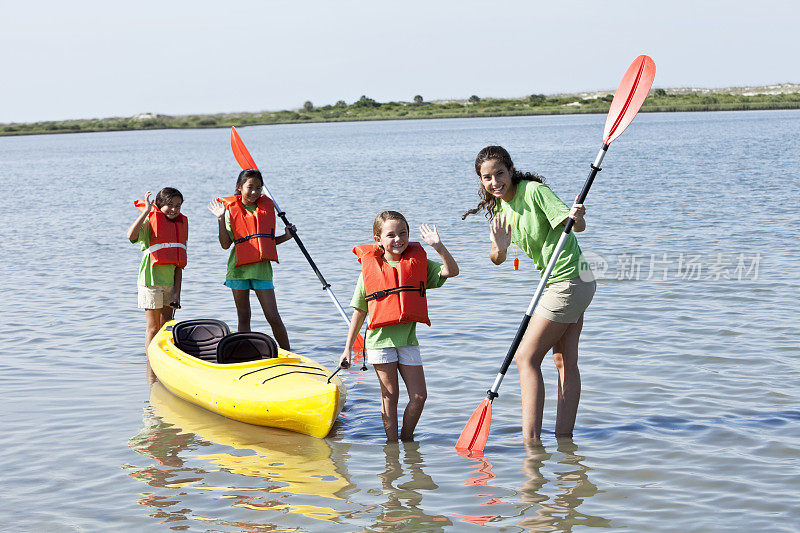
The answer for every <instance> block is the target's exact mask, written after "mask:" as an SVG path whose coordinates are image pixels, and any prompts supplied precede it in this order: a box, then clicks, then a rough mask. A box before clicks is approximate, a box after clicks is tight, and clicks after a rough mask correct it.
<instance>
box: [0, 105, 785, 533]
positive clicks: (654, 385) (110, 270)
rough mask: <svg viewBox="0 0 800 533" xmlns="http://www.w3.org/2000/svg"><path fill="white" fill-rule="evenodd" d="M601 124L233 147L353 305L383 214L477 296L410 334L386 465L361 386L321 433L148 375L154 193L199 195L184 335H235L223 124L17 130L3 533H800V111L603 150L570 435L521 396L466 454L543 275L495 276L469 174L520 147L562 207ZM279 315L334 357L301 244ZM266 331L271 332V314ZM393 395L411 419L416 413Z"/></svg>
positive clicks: (337, 134) (2, 247)
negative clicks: (488, 150)
mask: <svg viewBox="0 0 800 533" xmlns="http://www.w3.org/2000/svg"><path fill="white" fill-rule="evenodd" d="M604 119H605V117H604V116H600V115H591V116H562V117H558V116H553V117H520V118H488V119H462V120H430V121H407V122H402V121H401V122H370V123H351V124H313V125H297V126H295V125H289V126H269V127H251V128H243V129H241V130H240V133H241V135H242V137H243V138H244V140H245V142H246V144H247V145H248V147H249V148H250V151H251V152H252V153H253V156H254V158H255V159H256V161H257V162H258V163H259V164H260V166H261V167H262V169H263V170H264V174H265V177H266V178H267V180H268V185H269V187H270V190H271V191H272V193H273V194H274V195H275V197H276V198H277V199H278V201H279V203H280V205H281V207H282V208H283V209H284V210H285V211H286V212H287V214H288V215H289V219H290V220H291V221H292V222H293V223H294V224H295V225H296V226H297V227H298V231H299V233H300V236H301V238H302V239H303V240H304V242H305V243H306V245H307V247H308V248H309V250H310V252H311V254H312V256H313V257H314V258H315V260H316V261H317V263H318V264H319V265H320V268H321V270H322V272H323V273H324V274H325V276H326V278H327V279H328V281H329V282H330V283H331V284H332V285H333V287H334V289H335V291H336V293H337V295H338V297H339V300H340V301H342V303H343V304H344V305H347V303H348V302H349V299H350V296H351V294H352V290H353V288H354V285H355V281H356V278H357V276H358V272H359V266H358V263H357V262H356V260H355V257H354V256H353V254H352V253H351V252H350V249H351V248H352V246H353V245H355V244H359V243H363V242H368V241H369V240H370V232H371V224H372V219H373V217H374V216H375V214H376V213H377V212H378V211H380V210H383V209H395V210H399V211H401V212H403V213H404V214H405V215H406V216H407V217H408V219H409V221H410V222H411V224H412V226H415V227H416V226H418V225H419V224H421V223H432V224H436V225H437V226H438V228H439V232H440V234H441V235H442V238H443V241H444V242H445V244H446V245H447V246H448V247H449V249H450V250H451V252H452V253H453V255H454V256H455V258H456V260H457V261H458V262H459V265H460V266H461V272H462V273H461V275H460V276H459V277H457V278H454V279H451V280H448V282H447V283H446V284H445V286H444V287H443V288H441V289H439V290H436V291H434V292H432V293H431V294H430V307H431V320H432V322H433V327H431V328H426V327H421V328H420V329H419V334H420V341H421V345H422V350H423V357H424V359H425V373H426V375H427V381H428V388H429V400H428V403H427V405H426V407H425V412H424V414H423V416H422V420H421V422H420V425H419V426H418V441H417V442H415V443H410V444H405V445H402V444H401V445H387V444H385V442H384V434H383V428H382V425H381V422H380V415H379V399H380V393H379V389H378V384H377V379H376V378H375V376H374V372H373V371H372V369H370V370H369V371H368V372H365V373H358V372H353V373H350V374H345V376H344V379H345V381H346V383H347V385H348V399H347V405H346V407H345V411H344V412H343V413H342V415H341V417H340V419H339V421H338V422H337V425H336V426H335V429H334V431H333V433H332V434H331V435H330V436H329V437H328V438H327V439H324V440H321V439H315V438H312V437H306V436H302V435H296V434H291V433H287V432H282V431H277V430H270V429H264V428H257V427H252V426H248V425H245V424H240V423H236V422H232V421H229V420H227V419H224V418H221V417H219V416H216V415H214V414H211V413H209V412H206V411H203V410H202V409H199V408H196V407H194V406H192V405H190V404H187V403H185V402H183V401H181V400H179V399H177V398H175V397H174V396H172V395H171V394H170V393H168V392H167V391H166V390H165V389H163V387H161V386H160V385H159V384H156V385H155V386H153V388H152V389H151V388H150V387H149V386H148V384H147V381H146V376H145V355H144V350H143V347H142V345H143V330H144V314H143V312H142V311H140V310H138V309H136V272H137V265H138V262H139V252H138V248H137V247H135V246H131V245H130V244H128V243H127V241H126V239H125V231H126V229H127V227H128V225H129V224H130V223H131V222H132V221H133V219H134V218H135V216H136V214H137V211H136V210H135V209H134V208H133V206H132V201H133V200H134V199H136V198H140V197H142V195H143V194H144V192H145V191H146V190H147V189H151V190H152V191H154V192H155V191H157V190H158V189H159V188H161V187H163V186H166V185H171V186H175V187H178V188H179V189H180V190H181V191H183V193H184V195H185V197H186V201H185V204H184V213H185V214H186V215H187V216H188V217H189V220H190V226H191V231H190V256H189V257H190V259H189V267H188V268H187V269H186V271H185V274H184V292H183V309H182V310H181V311H179V314H178V318H181V319H189V318H203V317H207V318H219V319H222V320H225V321H227V322H228V323H229V324H231V325H233V326H235V310H234V305H233V301H232V298H231V295H230V293H229V290H228V289H226V288H225V287H223V285H222V281H223V280H224V276H225V261H226V257H227V255H226V254H227V252H225V251H223V250H222V249H221V248H220V247H219V244H218V243H217V238H216V221H215V220H214V218H213V216H212V215H211V214H210V213H209V212H208V211H207V209H206V205H207V204H208V202H209V200H210V199H212V198H214V197H216V196H219V195H223V194H229V193H231V192H232V190H233V187H234V182H235V176H236V173H237V165H236V162H235V160H234V159H233V156H232V155H231V152H230V148H229V144H228V138H229V137H228V135H229V134H228V130H202V131H147V132H121V133H93V134H77V135H53V136H38V137H19V138H0V179H2V193H3V194H2V195H0V205H2V211H1V212H2V213H3V216H2V217H0V232H2V234H3V235H5V236H6V238H5V239H3V240H2V241H0V252H2V260H3V267H4V268H3V271H4V272H5V275H6V283H4V284H3V287H2V289H0V291H1V293H2V298H3V301H4V303H5V305H4V313H3V315H4V322H5V324H4V327H3V328H2V331H0V343H1V344H0V345H2V347H3V348H2V354H3V356H2V358H0V370H1V371H0V398H2V402H3V409H2V412H3V416H2V421H3V431H2V434H0V443H2V446H0V467H2V472H3V476H2V478H3V483H2V488H1V489H0V494H2V502H3V505H2V506H1V507H0V526H2V527H3V528H5V529H7V530H10V531H12V530H13V531H19V530H27V531H41V530H47V531H71V530H81V531H98V530H110V529H116V530H121V531H131V530H140V531H141V530H146V531H169V530H179V531H183V530H189V531H413V530H419V531H483V530H487V529H496V530H501V531H509V532H515V531H573V530H575V531H577V530H586V529H589V528H605V529H610V530H628V531H643V530H655V531H730V530H736V529H744V530H750V531H797V523H798V520H800V507H799V506H798V503H797V497H798V493H799V492H800V405H799V404H798V399H800V364H798V356H800V341H799V340H798V339H800V326H799V325H798V319H797V317H798V304H797V298H798V294H799V293H800V279H799V278H798V274H799V273H800V267H799V266H798V265H799V264H800V263H798V251H799V250H798V244H797V240H796V231H797V228H798V227H800V214H799V212H798V209H797V199H798V184H800V179H799V176H798V170H797V164H798V156H800V152H799V151H798V139H799V138H800V112H797V111H787V112H783V111H777V112H739V113H706V114H693V113H675V114H641V115H640V116H639V117H637V119H636V121H635V122H634V124H633V125H632V126H631V127H630V128H629V130H628V131H627V132H626V133H625V134H624V135H623V136H622V137H621V138H620V139H618V140H617V141H615V142H614V144H613V145H612V147H611V149H610V150H609V153H608V156H607V157H606V160H605V163H604V165H603V166H604V170H603V172H601V173H600V174H599V175H598V178H597V181H596V182H595V185H594V187H593V189H592V191H591V193H590V195H589V199H588V201H587V210H588V213H587V222H588V229H587V231H586V232H584V233H582V234H580V235H579V241H580V243H581V246H582V248H583V249H584V251H585V252H586V253H587V254H589V255H590V256H591V258H592V261H593V262H594V264H595V269H596V271H597V272H598V274H599V277H600V281H599V283H598V291H597V295H596V296H595V299H594V302H593V303H592V305H591V306H590V308H589V310H588V311H587V315H586V324H585V328H584V333H583V336H582V345H581V371H582V378H583V393H582V397H581V407H580V410H579V412H578V420H577V427H576V431H575V436H574V439H572V440H571V441H569V440H568V441H563V440H561V441H557V440H556V439H555V437H554V436H553V432H552V430H553V422H554V417H555V403H554V401H553V398H554V396H555V385H556V372H555V369H554V366H553V364H552V362H551V360H550V359H546V360H545V363H544V364H543V369H544V372H545V380H546V385H547V404H546V406H545V420H544V436H543V442H542V446H541V447H537V448H532V449H527V450H526V449H525V448H524V447H523V446H522V442H521V438H520V435H519V432H520V417H519V384H518V381H517V375H516V369H515V368H514V367H513V365H512V368H511V370H510V371H509V375H508V377H507V378H506V381H505V382H504V384H503V386H502V388H501V389H500V398H499V399H497V400H495V402H494V413H493V419H492V432H491V435H490V438H489V444H488V446H487V448H486V452H485V457H484V458H482V459H477V458H472V459H468V458H462V457H460V456H458V455H456V453H455V452H454V450H453V444H454V442H455V440H456V438H457V436H458V434H459V433H460V431H461V429H462V428H463V426H464V423H465V422H466V420H467V418H468V417H469V415H470V414H471V413H472V411H473V410H474V409H475V408H476V407H477V406H478V404H479V403H480V401H481V400H482V399H483V397H484V396H485V391H486V389H487V388H488V387H489V386H490V385H491V383H492V381H493V379H494V376H495V374H496V372H497V368H498V365H499V364H500V362H501V361H502V359H503V357H504V356H505V353H506V351H507V349H508V346H509V343H510V342H511V339H512V337H513V335H514V333H515V331H516V328H517V325H518V323H519V320H520V319H521V318H522V315H523V313H524V311H525V309H526V307H527V305H528V302H529V299H530V297H531V295H532V292H533V290H534V288H535V285H536V282H537V279H538V275H537V274H536V272H535V270H534V268H533V265H532V263H531V261H530V260H529V259H527V258H526V257H521V267H520V270H519V271H514V270H513V268H512V267H511V262H508V263H507V264H505V265H502V266H499V267H497V266H494V265H492V264H491V262H490V261H489V260H488V250H489V238H488V227H487V224H486V222H485V220H484V219H483V218H481V217H480V216H473V217H470V218H468V219H467V220H466V221H462V220H461V218H460V215H461V214H462V213H463V212H464V211H465V210H466V209H467V208H470V207H472V206H474V205H475V204H476V202H477V195H476V191H477V180H476V177H475V176H474V171H473V170H472V161H473V160H474V157H475V154H476V153H477V151H478V150H479V149H480V148H482V147H483V146H484V145H486V144H490V143H497V144H502V145H504V146H505V147H506V148H508V149H509V151H510V152H511V154H512V156H513V157H514V159H515V162H516V163H517V166H518V168H520V169H535V170H536V171H538V172H539V173H541V174H543V175H544V176H546V177H547V178H548V181H549V184H550V185H551V187H552V188H553V190H555V191H556V193H557V194H559V195H560V196H561V198H562V199H564V200H565V201H570V200H571V199H572V198H574V196H575V195H576V194H577V192H578V191H579V189H580V187H581V185H582V183H583V181H584V179H585V178H586V175H587V173H588V170H589V163H590V162H591V161H593V159H594V157H595V155H596V152H597V150H598V149H599V147H600V141H601V132H602V127H603V122H604ZM279 252H280V257H281V263H280V265H279V266H277V267H276V269H275V271H276V287H277V289H276V294H277V298H278V305H279V309H280V312H281V315H282V317H283V319H284V322H285V323H286V326H287V329H288V331H289V335H290V338H291V340H292V345H293V348H294V349H295V351H298V352H301V353H304V354H308V355H311V356H313V357H315V358H316V359H317V360H319V361H320V362H323V363H325V364H328V365H329V366H330V367H331V368H332V367H333V366H334V364H335V361H336V359H337V357H338V355H339V354H340V353H341V349H342V346H343V343H344V340H345V335H346V327H345V324H344V321H343V320H342V319H341V317H340V316H339V315H338V313H337V312H336V311H335V308H334V307H333V306H332V305H331V303H330V301H329V299H328V297H327V296H326V295H325V293H324V292H323V291H322V290H321V288H320V285H319V282H318V281H317V279H316V277H315V276H314V274H313V272H312V271H311V269H310V268H309V267H308V265H307V264H306V263H305V260H304V259H303V257H302V255H301V254H300V252H299V251H298V249H297V247H296V246H295V245H294V244H293V243H291V242H290V243H286V244H284V245H281V246H280V248H279ZM253 327H254V329H257V330H267V329H268V327H267V324H266V322H265V320H264V319H263V317H259V316H258V315H257V314H254V322H253ZM402 403H403V402H401V404H402Z"/></svg>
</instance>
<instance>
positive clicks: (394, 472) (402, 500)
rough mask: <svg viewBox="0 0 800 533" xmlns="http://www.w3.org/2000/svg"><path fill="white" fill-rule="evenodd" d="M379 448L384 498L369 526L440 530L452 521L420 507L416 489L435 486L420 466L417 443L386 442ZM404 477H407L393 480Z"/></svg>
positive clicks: (427, 488) (390, 528)
mask: <svg viewBox="0 0 800 533" xmlns="http://www.w3.org/2000/svg"><path fill="white" fill-rule="evenodd" d="M401 450H402V455H403V461H402V464H401V462H400V455H401ZM383 452H384V454H385V456H386V463H385V467H384V470H383V472H382V473H380V474H378V477H379V478H380V480H381V488H382V489H383V494H384V496H386V498H387V500H386V502H384V503H382V504H381V507H380V509H378V512H379V514H378V516H377V517H376V519H375V522H374V524H373V525H372V528H373V529H376V530H379V531H426V532H428V531H431V532H432V531H444V528H445V527H447V526H451V525H453V523H452V522H451V521H450V519H449V518H447V517H446V516H443V515H439V514H434V515H431V514H427V513H426V512H425V511H423V510H422V509H421V508H420V504H421V503H422V498H423V495H422V494H421V493H420V492H419V491H426V490H436V489H438V488H439V486H438V485H437V484H436V483H435V482H434V481H433V478H431V477H430V476H429V475H428V474H426V473H425V472H424V471H423V470H422V467H423V466H424V459H423V456H422V454H421V453H420V451H419V443H418V442H406V443H403V444H400V443H397V442H393V443H387V444H386V445H385V446H384V447H383ZM405 470H407V472H408V474H407V475H406V472H405ZM404 477H405V478H408V479H405V480H404V481H402V483H397V482H398V481H400V480H401V479H402V478H404Z"/></svg>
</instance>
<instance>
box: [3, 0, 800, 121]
mask: <svg viewBox="0 0 800 533" xmlns="http://www.w3.org/2000/svg"><path fill="white" fill-rule="evenodd" d="M0 13H2V17H0V67H2V69H3V71H4V72H3V76H2V83H0V101H1V102H3V104H4V105H3V106H2V107H1V108H0V123H5V122H27V121H36V120H61V119H68V118H93V117H109V116H130V115H135V114H137V113H142V112H153V113H162V114H172V115H174V114H187V113H215V112H235V111H262V110H277V109H291V108H298V107H300V106H302V104H303V102H304V101H306V100H311V101H312V102H313V103H314V104H315V105H320V106H321V105H325V104H332V103H335V102H336V101H337V100H340V99H342V100H345V101H347V102H348V103H349V102H352V101H354V100H356V99H358V98H359V97H360V96H361V95H362V94H365V95H367V96H369V97H371V98H375V99H376V100H378V101H389V100H411V99H412V98H413V97H414V95H416V94H420V95H422V96H423V97H424V98H425V99H426V100H434V99H448V98H467V97H469V96H470V95H472V94H477V95H478V96H481V97H487V96H496V97H516V96H524V95H527V94H531V93H545V94H551V93H556V92H578V91H584V90H587V91H588V90H604V89H614V88H615V87H616V84H617V83H618V81H619V78H620V76H621V75H622V73H623V72H624V71H625V68H626V67H627V66H628V64H629V63H630V62H631V61H632V60H633V59H634V58H635V57H636V56H637V55H639V54H641V53H647V54H648V55H650V56H651V57H653V59H654V60H655V62H656V67H657V74H656V80H655V84H654V87H726V86H733V85H763V84H772V83H782V82H794V83H800V41H798V38H797V35H798V30H797V24H798V22H800V2H798V1H797V0H759V1H758V2H756V1H740V0H729V1H723V0H694V1H688V0H672V1H670V2H663V1H662V2H643V1H641V0H639V1H632V0H623V1H613V0H611V1H608V2H599V1H585V0H561V1H549V2H540V1H533V0H528V1H522V0H514V1H512V0H508V1H504V0H495V1H493V2H488V1H483V2H476V1H472V0H461V1H451V0H444V1H437V0H428V1H426V2H424V1H419V0H407V1H403V2H395V1H375V0H373V1H371V2H367V1H349V0H341V1H338V2H329V1H328V2H323V1H316V0H315V1H302V0H294V1H283V0H277V1H270V0H264V1H261V2H247V1H236V0H233V1H227V2H213V3H206V2H203V1H200V0H196V1H184V0H174V1H173V0H161V1H159V2H156V1H151V0H142V1H138V2H135V3H134V2H126V3H124V4H122V3H120V2H113V1H107V0H106V1H102V2H101V1H80V0H76V1H73V2H53V1H37V0H33V1H26V2H19V1H15V2H11V1H8V0H0Z"/></svg>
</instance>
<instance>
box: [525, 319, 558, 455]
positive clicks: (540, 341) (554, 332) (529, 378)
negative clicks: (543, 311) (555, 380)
mask: <svg viewBox="0 0 800 533" xmlns="http://www.w3.org/2000/svg"><path fill="white" fill-rule="evenodd" d="M568 326H569V324H562V323H560V322H553V321H551V320H548V319H546V318H544V317H541V316H539V315H537V314H535V313H534V315H533V317H532V318H531V321H530V323H529V324H528V329H527V330H526V331H525V336H524V337H523V338H522V342H520V345H519V348H517V353H516V354H514V360H515V361H516V363H517V369H518V370H519V383H520V389H521V393H522V438H523V439H525V440H526V441H529V440H530V441H538V440H539V438H540V436H541V432H542V413H543V410H544V380H543V379H542V360H543V359H544V356H545V354H547V352H548V351H550V348H552V347H553V345H554V344H555V343H556V342H557V341H558V340H559V339H560V338H561V337H562V336H563V335H564V332H565V331H566V330H567V327H568Z"/></svg>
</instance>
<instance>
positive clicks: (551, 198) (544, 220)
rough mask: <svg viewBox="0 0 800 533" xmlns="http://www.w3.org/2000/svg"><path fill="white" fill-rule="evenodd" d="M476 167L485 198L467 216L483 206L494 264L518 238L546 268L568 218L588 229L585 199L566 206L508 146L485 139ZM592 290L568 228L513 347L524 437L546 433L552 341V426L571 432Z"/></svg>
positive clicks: (576, 226) (592, 283) (578, 228)
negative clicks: (520, 166) (546, 371)
mask: <svg viewBox="0 0 800 533" xmlns="http://www.w3.org/2000/svg"><path fill="white" fill-rule="evenodd" d="M475 172H476V173H477V174H478V178H479V179H480V188H479V196H480V203H479V204H478V207H477V208H475V209H471V210H469V211H467V212H466V213H465V214H464V217H462V218H465V217H466V216H467V215H469V214H474V213H477V212H479V211H481V210H483V211H485V212H486V218H487V219H489V221H490V227H491V233H490V237H491V241H492V248H491V251H490V253H489V257H490V259H491V260H492V262H493V263H494V264H496V265H499V264H501V263H503V262H504V261H505V260H506V253H507V250H508V247H509V246H510V245H511V243H512V242H514V243H515V244H516V245H517V246H519V248H520V249H521V250H522V251H524V252H525V254H526V255H528V257H530V258H531V259H533V261H534V263H535V264H536V267H537V268H538V269H539V271H544V270H545V268H546V267H547V264H548V263H549V261H550V258H551V256H552V255H553V252H554V250H555V248H556V246H557V244H558V240H559V238H560V236H561V234H562V233H563V230H564V225H565V224H566V221H567V219H568V218H572V219H573V220H574V221H575V223H574V226H573V232H575V233H577V232H581V231H583V230H584V229H586V221H585V220H584V215H585V213H586V208H585V207H584V206H583V204H577V203H576V204H573V206H572V208H569V207H567V206H566V205H565V204H564V203H563V202H562V201H561V200H559V199H558V197H557V196H556V195H555V194H554V193H553V191H551V190H550V188H549V187H547V186H546V185H544V183H543V182H542V178H541V176H538V175H536V174H531V173H522V172H520V171H518V170H516V169H515V168H514V163H513V162H512V161H511V156H510V155H509V154H508V152H507V151H506V150H505V149H504V148H502V147H500V146H487V147H486V148H484V149H483V150H481V151H480V152H479V153H478V157H477V158H476V159H475ZM594 291H595V281H594V278H593V276H592V275H591V271H589V270H588V269H587V268H586V266H585V264H584V262H583V261H582V258H581V249H580V247H579V246H578V241H577V239H576V238H575V235H574V233H570V235H569V238H568V239H567V242H566V244H565V246H564V250H563V251H562V252H561V255H560V256H559V259H558V260H557V262H556V265H555V267H554V269H553V271H552V272H551V274H550V278H548V284H547V288H546V289H545V292H544V294H543V295H542V298H541V300H540V301H539V304H538V305H537V307H536V309H535V310H534V314H533V317H532V318H531V321H530V323H529V324H528V328H527V330H526V332H525V336H524V337H523V338H522V342H520V345H519V348H518V349H517V352H516V354H515V355H514V360H515V361H516V363H517V368H518V369H519V376H520V387H521V392H522V434H523V438H525V439H526V440H531V441H538V440H539V438H540V435H541V431H542V414H543V408H544V382H543V379H542V369H541V365H542V360H543V359H544V356H545V355H546V354H547V352H548V351H549V350H550V349H551V348H552V349H553V359H554V360H555V364H556V367H557V368H558V376H559V380H558V410H557V414H556V425H555V434H556V437H571V436H572V431H573V428H574V426H575V416H576V414H577V411H578V402H579V400H580V393H581V377H580V372H579V370H578V341H579V338H580V334H581V329H582V328H583V313H584V311H585V309H586V308H587V307H588V305H589V303H590V302H591V300H592V297H593V296H594Z"/></svg>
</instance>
